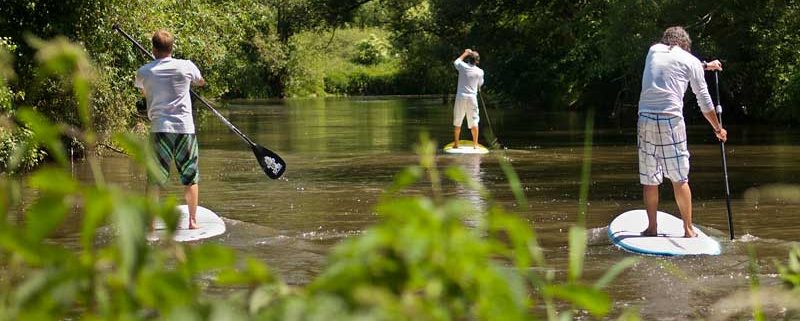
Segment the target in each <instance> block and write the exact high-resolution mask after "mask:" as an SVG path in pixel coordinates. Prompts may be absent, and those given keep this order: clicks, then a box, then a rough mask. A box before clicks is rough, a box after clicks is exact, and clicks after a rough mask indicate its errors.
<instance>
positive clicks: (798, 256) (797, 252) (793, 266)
mask: <svg viewBox="0 0 800 321" xmlns="http://www.w3.org/2000/svg"><path fill="white" fill-rule="evenodd" d="M775 265H776V266H777V267H778V272H779V273H780V275H781V280H783V282H784V283H786V285H787V286H789V287H790V288H792V289H794V290H795V291H800V246H795V247H794V248H792V250H791V251H790V252H789V260H788V262H787V263H786V265H784V264H781V263H780V262H775Z"/></svg>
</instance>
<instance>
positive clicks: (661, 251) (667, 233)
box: [608, 209, 721, 256]
mask: <svg viewBox="0 0 800 321" xmlns="http://www.w3.org/2000/svg"><path fill="white" fill-rule="evenodd" d="M656 219H657V220H658V236H643V235H641V233H642V231H644V230H645V229H646V228H647V212H646V211H645V210H641V209H640V210H631V211H627V212H625V213H622V214H620V215H619V216H617V217H616V218H614V220H613V221H611V224H609V225H608V237H609V238H610V239H611V241H612V242H614V245H616V246H618V247H619V248H621V249H623V250H625V251H628V252H632V253H636V254H644V255H659V256H676V255H719V254H720V253H721V249H720V245H719V242H717V241H716V240H714V239H712V238H711V237H709V236H708V235H706V234H705V233H703V231H701V230H700V229H698V228H697V227H696V226H695V227H694V231H695V232H697V237H692V238H685V237H683V220H681V219H680V218H679V217H675V216H673V215H671V214H667V213H664V212H657V215H656Z"/></svg>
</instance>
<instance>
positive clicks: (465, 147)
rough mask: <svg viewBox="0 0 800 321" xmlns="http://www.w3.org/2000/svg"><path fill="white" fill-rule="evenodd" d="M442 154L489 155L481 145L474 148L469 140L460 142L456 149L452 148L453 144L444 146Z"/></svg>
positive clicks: (487, 150)
mask: <svg viewBox="0 0 800 321" xmlns="http://www.w3.org/2000/svg"><path fill="white" fill-rule="evenodd" d="M444 152H445V153H448V154H486V153H489V149H487V148H486V147H484V146H483V145H481V144H478V147H474V146H472V141H471V140H460V141H458V148H453V143H450V144H447V145H444Z"/></svg>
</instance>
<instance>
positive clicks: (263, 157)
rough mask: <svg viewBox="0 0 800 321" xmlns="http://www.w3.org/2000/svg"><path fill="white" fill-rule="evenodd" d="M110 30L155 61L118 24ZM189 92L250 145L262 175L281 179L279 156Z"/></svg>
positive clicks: (195, 94) (282, 163) (192, 91)
mask: <svg viewBox="0 0 800 321" xmlns="http://www.w3.org/2000/svg"><path fill="white" fill-rule="evenodd" d="M112 28H113V29H114V30H116V31H119V33H121V34H122V36H124V37H125V38H126V39H128V41H130V42H132V43H133V44H134V45H135V46H136V47H137V48H139V50H141V51H142V53H144V54H145V55H146V56H147V57H149V58H150V59H153V60H155V59H156V57H155V56H153V54H152V53H150V52H149V51H147V49H144V47H142V45H141V44H139V42H137V41H136V40H134V39H133V37H131V36H130V35H129V34H128V33H126V32H125V31H123V30H122V29H121V28H120V27H119V25H118V24H116V23H115V24H114V26H113V27H112ZM189 92H190V93H191V95H192V97H194V98H195V99H197V100H199V101H200V102H202V103H203V104H204V105H205V106H206V107H208V109H210V110H211V112H212V113H214V115H216V116H217V118H219V120H220V121H222V123H223V124H225V126H228V128H230V129H231V131H233V132H234V133H236V134H237V135H239V137H241V138H242V140H244V142H245V143H247V144H248V145H250V148H251V149H252V150H253V154H255V155H256V160H257V161H258V164H259V165H261V169H262V170H263V171H264V174H267V177H269V178H272V179H276V178H278V177H281V175H283V172H285V171H286V162H284V161H283V159H282V158H281V157H280V156H278V154H275V153H273V152H272V151H270V150H269V149H266V148H264V146H261V145H259V144H256V143H254V142H253V141H252V140H251V139H250V138H249V137H247V136H246V135H245V134H244V133H242V131H240V130H239V129H238V128H236V126H233V124H231V122H230V121H228V119H226V118H225V116H222V114H220V113H219V112H218V111H217V110H216V109H214V107H212V106H211V103H209V102H208V101H206V99H205V98H203V96H200V95H198V94H197V93H195V92H194V90H193V89H191V88H190V89H189Z"/></svg>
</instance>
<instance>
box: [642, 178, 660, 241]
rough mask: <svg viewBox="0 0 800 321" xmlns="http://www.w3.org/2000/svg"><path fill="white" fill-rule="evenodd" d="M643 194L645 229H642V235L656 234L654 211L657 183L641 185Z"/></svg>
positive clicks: (656, 222)
mask: <svg viewBox="0 0 800 321" xmlns="http://www.w3.org/2000/svg"><path fill="white" fill-rule="evenodd" d="M642 189H643V194H644V208H645V210H646V211H647V229H646V230H644V231H642V235H645V236H656V235H658V220H657V219H656V211H658V185H642Z"/></svg>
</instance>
